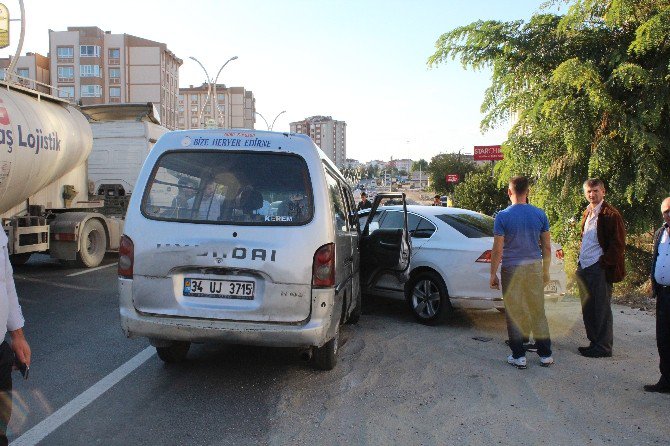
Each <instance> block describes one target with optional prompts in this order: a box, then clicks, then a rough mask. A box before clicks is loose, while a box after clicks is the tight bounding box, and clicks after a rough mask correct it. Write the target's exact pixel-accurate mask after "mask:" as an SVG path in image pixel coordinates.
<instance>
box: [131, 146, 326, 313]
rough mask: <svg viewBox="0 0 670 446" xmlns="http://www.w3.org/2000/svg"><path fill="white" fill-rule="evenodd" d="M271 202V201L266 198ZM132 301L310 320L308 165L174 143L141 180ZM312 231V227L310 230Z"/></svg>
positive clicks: (316, 242) (279, 155)
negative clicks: (185, 147)
mask: <svg viewBox="0 0 670 446" xmlns="http://www.w3.org/2000/svg"><path fill="white" fill-rule="evenodd" d="M275 203H276V206H272V205H273V204H275ZM140 210H141V214H142V217H143V218H141V219H139V220H137V221H138V222H139V223H136V220H135V219H131V220H129V224H128V225H127V228H126V233H127V234H128V235H129V236H130V237H131V238H132V239H133V243H134V245H135V265H134V276H133V278H134V281H133V282H134V283H133V295H134V298H133V299H134V300H133V303H134V305H135V308H136V309H137V310H138V311H140V312H143V313H148V314H159V315H167V316H175V317H192V318H199V319H212V320H234V321H255V322H281V323H297V322H301V321H305V320H307V319H308V318H309V315H310V311H311V282H312V258H313V253H314V252H315V251H316V250H317V249H318V248H319V246H320V245H321V244H323V238H322V237H318V236H317V235H318V234H320V231H313V230H310V229H309V228H310V227H314V226H317V227H318V226H319V225H318V224H317V222H316V221H314V198H313V188H312V182H311V177H310V173H309V169H308V166H307V163H306V161H305V159H304V158H303V157H302V156H299V155H296V154H291V153H285V152H276V151H275V152H272V151H267V152H261V151H229V150H215V149H206V150H204V149H203V150H175V151H168V152H165V153H164V154H162V155H161V157H160V158H159V159H158V160H157V161H156V164H155V167H154V169H153V171H152V174H151V177H150V178H149V181H148V182H147V186H146V188H145V191H144V196H143V200H142V203H141V208H140ZM314 234H317V235H314Z"/></svg>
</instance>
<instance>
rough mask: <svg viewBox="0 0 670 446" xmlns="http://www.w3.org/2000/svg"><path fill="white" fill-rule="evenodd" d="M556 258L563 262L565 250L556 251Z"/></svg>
mask: <svg viewBox="0 0 670 446" xmlns="http://www.w3.org/2000/svg"><path fill="white" fill-rule="evenodd" d="M556 258H557V259H558V260H563V249H557V250H556Z"/></svg>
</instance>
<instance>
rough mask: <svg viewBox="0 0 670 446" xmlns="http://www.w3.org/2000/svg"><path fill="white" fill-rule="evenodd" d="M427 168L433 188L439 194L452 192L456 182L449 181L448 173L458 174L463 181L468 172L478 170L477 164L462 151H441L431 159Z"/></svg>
mask: <svg viewBox="0 0 670 446" xmlns="http://www.w3.org/2000/svg"><path fill="white" fill-rule="evenodd" d="M427 170H428V175H429V178H430V183H431V184H432V185H433V189H435V191H436V192H437V193H439V194H451V193H453V192H454V188H455V187H456V184H455V183H447V180H446V175H447V174H458V176H459V179H460V180H461V181H463V179H464V178H465V175H466V174H468V173H470V172H474V171H475V170H477V165H476V164H475V163H474V162H472V161H471V160H469V159H467V158H465V157H463V156H461V154H460V153H441V154H439V155H435V156H434V157H433V158H432V159H431V160H430V164H429V165H428V169H427Z"/></svg>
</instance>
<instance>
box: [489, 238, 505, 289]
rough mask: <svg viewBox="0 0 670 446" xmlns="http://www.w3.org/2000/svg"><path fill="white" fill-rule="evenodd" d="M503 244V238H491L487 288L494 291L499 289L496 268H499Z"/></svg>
mask: <svg viewBox="0 0 670 446" xmlns="http://www.w3.org/2000/svg"><path fill="white" fill-rule="evenodd" d="M504 242H505V237H504V236H502V235H495V236H493V249H492V250H491V278H490V279H489V286H490V287H491V288H494V289H496V290H499V289H500V280H498V266H500V262H501V260H502V252H503V244H504Z"/></svg>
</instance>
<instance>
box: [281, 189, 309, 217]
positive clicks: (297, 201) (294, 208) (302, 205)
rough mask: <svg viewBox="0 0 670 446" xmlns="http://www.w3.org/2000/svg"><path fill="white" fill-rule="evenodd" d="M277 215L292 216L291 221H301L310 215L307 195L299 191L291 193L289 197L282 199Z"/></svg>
mask: <svg viewBox="0 0 670 446" xmlns="http://www.w3.org/2000/svg"><path fill="white" fill-rule="evenodd" d="M277 215H279V216H282V217H291V219H292V220H291V221H300V220H303V219H305V218H307V216H308V209H307V197H305V194H304V193H302V192H299V191H293V192H291V193H290V194H289V199H288V200H284V201H282V203H281V204H280V205H279V208H278V209H277Z"/></svg>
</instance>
